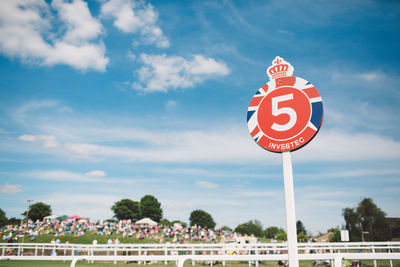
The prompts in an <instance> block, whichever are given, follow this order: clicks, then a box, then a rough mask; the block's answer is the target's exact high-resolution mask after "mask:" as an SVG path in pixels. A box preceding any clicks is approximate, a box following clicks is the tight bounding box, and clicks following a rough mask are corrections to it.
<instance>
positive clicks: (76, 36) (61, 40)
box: [0, 0, 108, 71]
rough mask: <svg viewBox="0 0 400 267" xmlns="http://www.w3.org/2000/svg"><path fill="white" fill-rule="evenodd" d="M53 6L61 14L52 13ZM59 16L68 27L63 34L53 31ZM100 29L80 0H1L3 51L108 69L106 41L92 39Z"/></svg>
mask: <svg viewBox="0 0 400 267" xmlns="http://www.w3.org/2000/svg"><path fill="white" fill-rule="evenodd" d="M52 8H53V10H55V11H57V12H58V13H57V14H58V15H59V17H57V16H53V15H52V11H53V10H52ZM58 19H59V20H60V21H61V22H62V24H63V25H64V26H65V27H66V28H67V30H66V32H65V34H64V36H62V37H57V36H56V35H55V34H54V33H53V32H52V30H53V29H52V26H53V25H56V24H58ZM101 32H102V26H101V24H100V23H99V22H98V21H97V20H96V19H94V18H93V17H92V16H91V14H90V11H89V9H88V6H87V3H85V2H83V1H81V0H75V1H74V2H72V3H64V2H61V1H59V0H56V1H54V2H53V3H52V5H51V6H50V5H48V4H47V3H46V2H45V1H42V0H34V1H26V0H15V1H0V52H2V53H4V54H6V55H7V56H10V57H16V58H20V59H22V60H23V61H25V62H30V63H36V64H41V65H55V64H66V65H69V66H71V67H73V68H76V69H78V70H81V71H86V70H88V69H93V70H97V71H105V67H106V65H107V63H108V58H106V57H105V56H104V54H105V48H104V45H103V44H102V42H97V43H94V42H90V41H91V40H94V39H96V38H97V37H98V36H99V35H100V34H101ZM94 41H96V40H94Z"/></svg>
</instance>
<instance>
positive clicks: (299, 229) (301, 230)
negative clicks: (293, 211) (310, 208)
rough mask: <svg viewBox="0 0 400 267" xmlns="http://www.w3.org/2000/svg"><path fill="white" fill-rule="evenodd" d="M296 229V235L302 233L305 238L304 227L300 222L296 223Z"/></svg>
mask: <svg viewBox="0 0 400 267" xmlns="http://www.w3.org/2000/svg"><path fill="white" fill-rule="evenodd" d="M296 229H297V234H300V233H303V234H304V235H305V236H306V235H307V231H306V228H305V227H304V225H303V223H302V222H301V221H300V220H298V221H297V222H296Z"/></svg>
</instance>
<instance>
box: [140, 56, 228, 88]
mask: <svg viewBox="0 0 400 267" xmlns="http://www.w3.org/2000/svg"><path fill="white" fill-rule="evenodd" d="M140 61H141V62H143V64H144V65H145V66H143V67H142V68H141V69H140V70H139V71H138V78H139V80H138V82H135V83H134V84H133V88H134V89H136V90H140V91H143V92H167V91H168V90H169V89H176V88H188V87H193V86H194V85H195V84H196V83H200V82H202V81H203V80H204V79H206V78H208V77H211V76H217V75H227V74H229V72H230V70H229V68H228V67H227V65H226V64H225V63H224V62H218V61H216V60H215V59H213V58H205V57H203V56H202V55H195V56H194V58H193V59H192V60H187V59H185V58H183V57H179V56H167V55H165V54H163V55H147V54H142V55H141V56H140Z"/></svg>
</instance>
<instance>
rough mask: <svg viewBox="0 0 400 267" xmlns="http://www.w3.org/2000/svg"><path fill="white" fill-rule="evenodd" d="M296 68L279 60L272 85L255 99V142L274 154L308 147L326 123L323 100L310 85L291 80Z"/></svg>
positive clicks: (251, 114)
mask: <svg viewBox="0 0 400 267" xmlns="http://www.w3.org/2000/svg"><path fill="white" fill-rule="evenodd" d="M293 71H294V68H293V67H292V66H291V65H290V63H288V62H286V61H284V60H283V59H282V58H280V57H276V58H275V60H274V61H273V65H272V66H271V67H270V68H268V70H267V73H268V75H269V77H270V79H271V80H270V81H269V82H268V83H266V84H264V85H263V86H262V87H261V88H260V89H258V91H257V92H256V94H255V95H254V96H253V98H252V100H251V102H250V105H249V108H248V112H247V125H248V127H249V131H250V134H251V136H252V137H253V139H254V140H255V141H256V142H257V144H259V145H260V146H261V147H263V148H265V149H267V150H269V151H272V152H283V151H293V150H296V149H299V148H301V147H302V146H304V145H305V144H307V143H308V142H309V141H311V139H312V138H313V137H314V136H315V134H316V133H317V132H318V130H319V128H320V127H321V124H322V120H323V115H324V111H323V105H322V99H321V96H320V95H319V93H318V91H317V89H316V88H315V87H314V86H313V85H312V84H311V83H310V82H308V81H306V80H304V79H302V78H299V77H294V76H291V75H292V73H293Z"/></svg>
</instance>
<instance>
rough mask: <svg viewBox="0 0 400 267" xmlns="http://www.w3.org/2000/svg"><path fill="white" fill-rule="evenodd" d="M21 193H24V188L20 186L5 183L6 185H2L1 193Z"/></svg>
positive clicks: (0, 186)
mask: <svg viewBox="0 0 400 267" xmlns="http://www.w3.org/2000/svg"><path fill="white" fill-rule="evenodd" d="M21 192H22V186H21V185H19V184H10V183H4V185H0V193H4V194H10V195H11V194H16V193H21Z"/></svg>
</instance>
